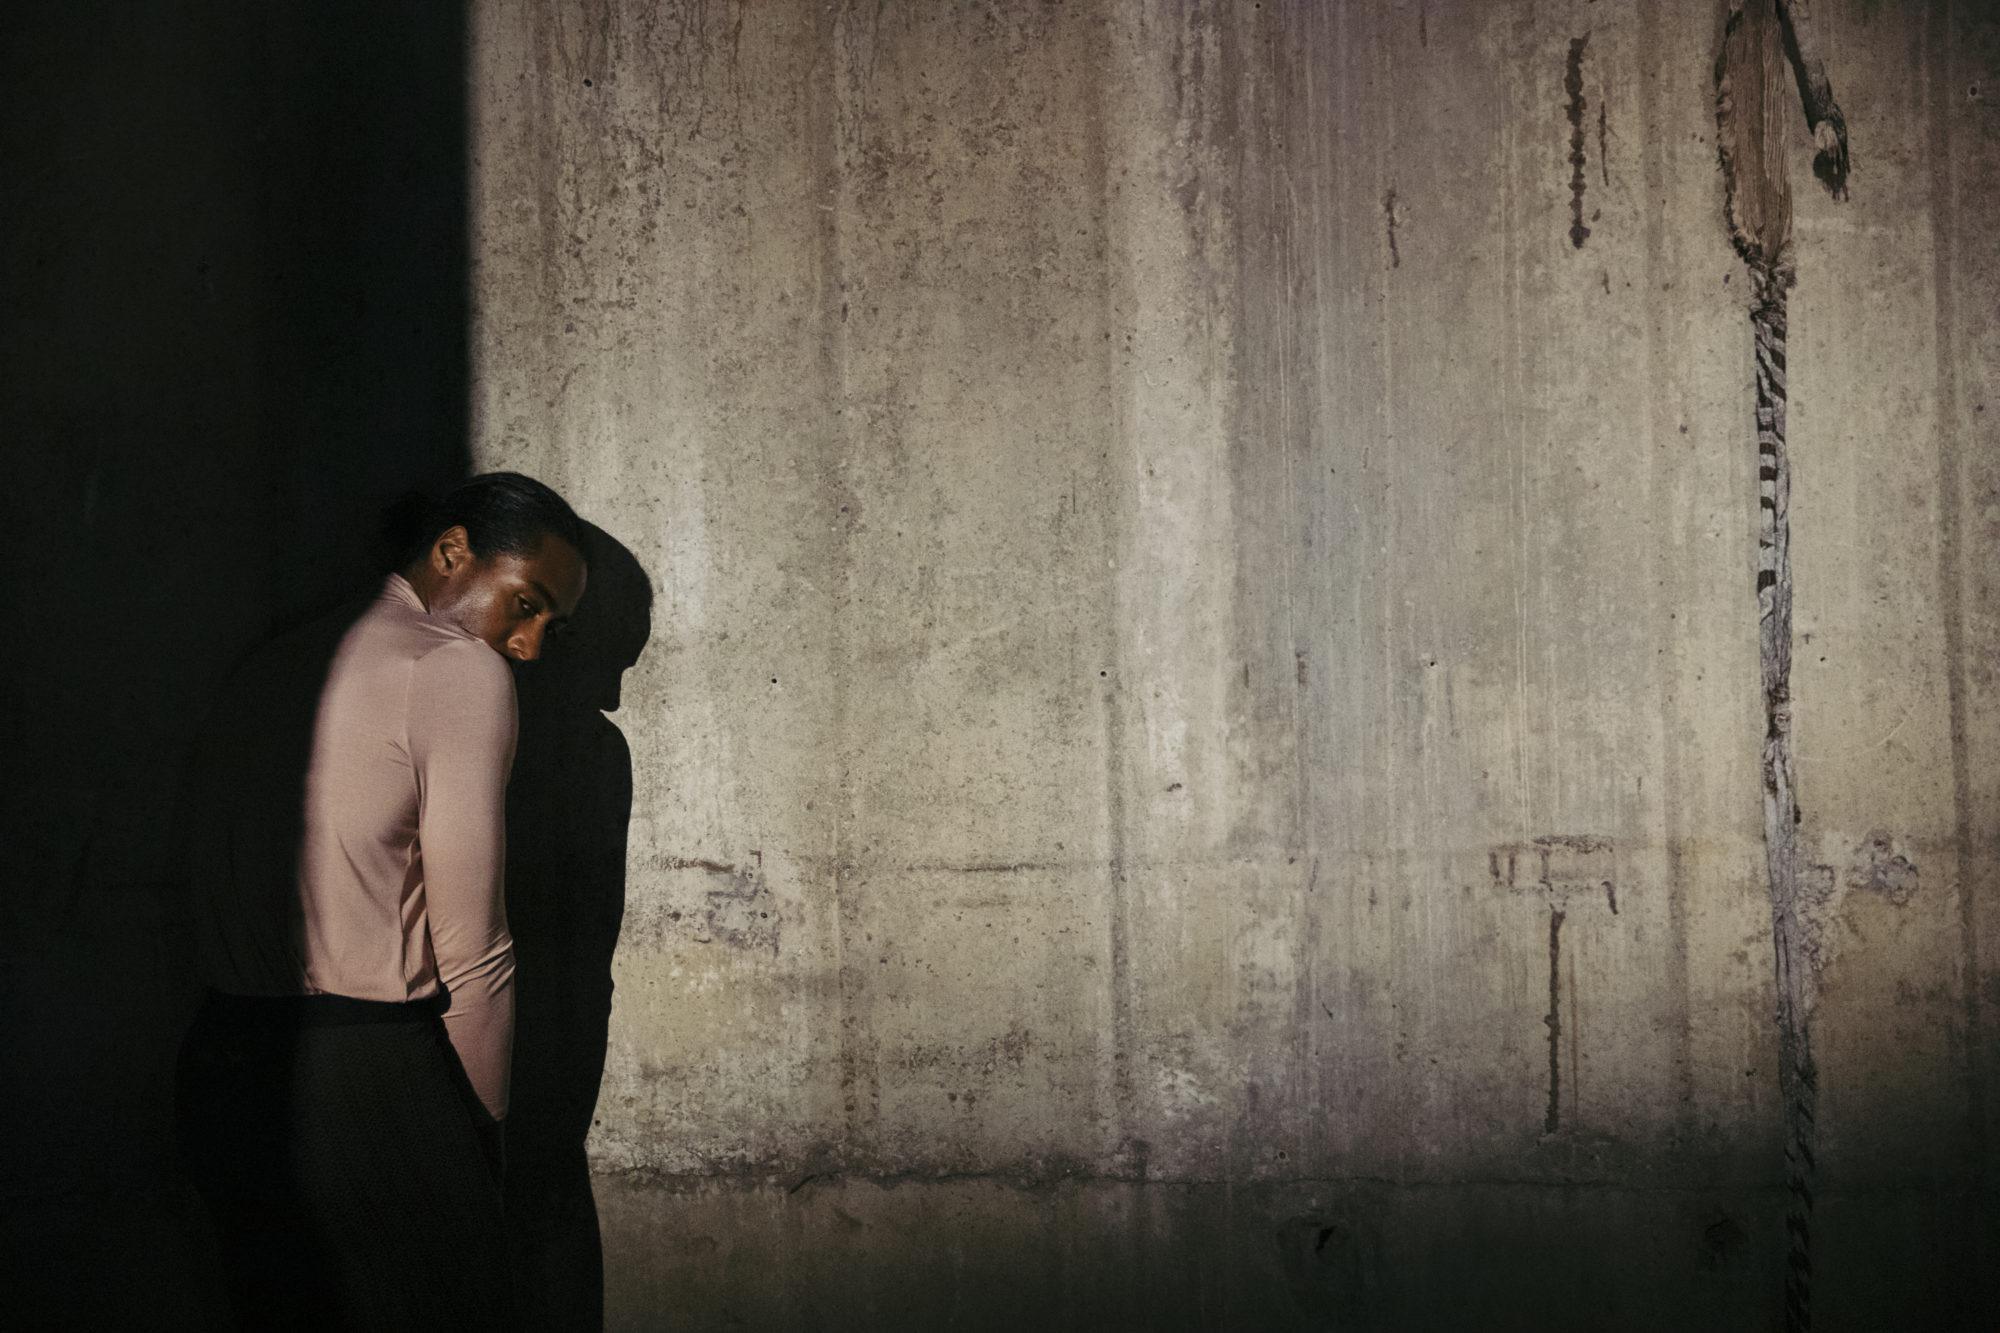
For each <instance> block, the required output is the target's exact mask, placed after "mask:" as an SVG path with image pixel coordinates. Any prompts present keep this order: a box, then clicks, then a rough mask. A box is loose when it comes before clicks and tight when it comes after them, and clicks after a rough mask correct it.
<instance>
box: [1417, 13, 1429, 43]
mask: <svg viewBox="0 0 2000 1333" xmlns="http://www.w3.org/2000/svg"><path fill="white" fill-rule="evenodd" d="M1430 44H1431V16H1430V15H1429V14H1427V13H1425V12H1424V11H1423V10H1422V9H1419V10H1418V11H1417V45H1419V46H1421V47H1423V48H1424V49H1425V50H1429V49H1430Z"/></svg>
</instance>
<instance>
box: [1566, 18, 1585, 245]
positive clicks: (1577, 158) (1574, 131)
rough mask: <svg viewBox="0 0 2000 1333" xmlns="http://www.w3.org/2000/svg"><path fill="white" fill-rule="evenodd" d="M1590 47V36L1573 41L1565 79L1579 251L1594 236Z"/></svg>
mask: <svg viewBox="0 0 2000 1333" xmlns="http://www.w3.org/2000/svg"><path fill="white" fill-rule="evenodd" d="M1589 45H1590V34H1589V33H1585V34H1584V35H1583V36H1581V37H1577V38H1573V39H1572V40H1571V41H1570V44H1569V72H1568V73H1567V74H1565V75H1564V76H1563V91H1564V92H1565V93H1567V94H1569V167H1570V177H1569V216H1570V224H1569V243H1570V244H1571V245H1573V246H1575V247H1576V248H1577V249H1579V250H1581V249H1583V243H1584V241H1585V240H1587V239H1588V238H1589V236H1590V228H1589V227H1587V226H1585V225H1584V222H1583V191H1584V178H1583V166H1584V156H1583V52H1584V48H1586V47H1588V46H1589Z"/></svg>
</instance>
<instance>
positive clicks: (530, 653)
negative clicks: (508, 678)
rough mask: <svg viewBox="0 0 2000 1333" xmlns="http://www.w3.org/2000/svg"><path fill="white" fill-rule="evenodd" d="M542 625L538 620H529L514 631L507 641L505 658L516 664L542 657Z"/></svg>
mask: <svg viewBox="0 0 2000 1333" xmlns="http://www.w3.org/2000/svg"><path fill="white" fill-rule="evenodd" d="M543 632H544V630H543V625H542V622H541V621H539V620H531V621H529V622H528V623H527V624H525V625H523V626H521V628H519V629H517V630H515V631H514V633H513V635H512V636H511V637H509V638H508V640H507V656H509V657H511V658H513V659H514V660H515V661H516V662H532V661H534V660H535V659H536V658H538V657H540V656H541V655H542V635H543Z"/></svg>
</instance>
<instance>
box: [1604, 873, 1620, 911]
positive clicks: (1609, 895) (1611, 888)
mask: <svg viewBox="0 0 2000 1333" xmlns="http://www.w3.org/2000/svg"><path fill="white" fill-rule="evenodd" d="M1604 901H1605V902H1607V903H1610V904H1611V915H1613V916H1617V915H1618V886H1617V885H1616V884H1613V883H1612V882H1611V881H1610V880H1608V879H1607V880H1605V881H1604Z"/></svg>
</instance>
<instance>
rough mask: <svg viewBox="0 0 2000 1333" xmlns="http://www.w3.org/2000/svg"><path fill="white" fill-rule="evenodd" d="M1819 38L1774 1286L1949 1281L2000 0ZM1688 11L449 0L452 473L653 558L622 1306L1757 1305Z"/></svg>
mask: <svg viewBox="0 0 2000 1333" xmlns="http://www.w3.org/2000/svg"><path fill="white" fill-rule="evenodd" d="M1815 14H1816V16H1817V18H1818V20H1819V23H1820V27H1821V29H1822V30H1823V31H1822V36H1823V41H1824V48H1825V49H1824V54H1825V56H1826V59H1827V62H1828V68H1829V71H1830V73H1831V75H1832V78H1833V81H1834V84H1835V87H1836V89H1837V90H1838V92H1839V95H1840V98H1841V102H1842V105H1843V107H1844V108H1845V110H1846V114H1847V117H1848V122H1849V126H1850V131H1851V134H1852V138H1853V143H1854V152H1855V163H1856V169H1855V175H1854V178H1853V181H1852V192H1853V193H1852V198H1851V200H1850V201H1848V202H1846V203H1842V204H1835V203H1834V202H1832V201H1831V200H1830V199H1828V198H1827V197H1826V195H1825V193H1824V192H1823V191H1819V190H1818V187H1817V186H1816V185H1814V184H1812V182H1811V179H1810V176H1809V172H1808V164H1809V162H1810V159H1811V152H1812V147H1811V141H1810V139H1809V137H1808V136H1807V135H1806V133H1805V130H1804V127H1803V122H1802V120H1801V121H1800V122H1799V123H1798V124H1796V125H1794V126H1792V128H1793V129H1794V130H1796V136H1795V141H1794V142H1793V143H1792V146H1791V148H1790V149H1789V152H1790V154H1791V160H1792V163H1793V167H1792V171H1793V180H1794V210H1795V228H1796V235H1797V237H1798V244H1797V269H1798V274H1799V281H1798V287H1797V290H1796V291H1795V293H1794V295H1793V298H1792V305H1791V331H1792V339H1791V358H1790V376H1791V381H1790V390H1791V400H1790V401H1791V410H1792V418H1791V451H1792V457H1793V467H1794V491H1793V507H1792V521H1793V547H1792V556H1793V568H1794V572H1795V575H1796V580H1797V602H1796V607H1797V611H1796V614H1797V627H1798V635H1797V646H1796V658H1797V666H1796V669H1795V673H1794V687H1795V694H1796V699H1797V705H1796V715H1797V730H1796V735H1797V753H1798V766H1799V785H1800V793H1801V800H1802V806H1803V823H1802V824H1801V827H1800V833H1801V838H1800V846H1801V848H1802V849H1804V852H1805V855H1806V856H1807V858H1808V859H1809V860H1810V861H1811V862H1812V864H1813V865H1815V866H1816V867H1823V869H1819V870H1816V871H1815V872H1814V873H1815V876H1816V878H1815V881H1814V882H1815V883H1816V884H1817V885H1819V886H1820V887H1821V888H1823V890H1824V901H1823V903H1822V905H1821V907H1820V909H1819V910H1818V914H1817V917H1816V920H1817V921H1818V923H1819V927H1820V935H1819V939H1818V953H1817V960H1818V968H1819V972H1818V989H1819V996H1820V999H1819V1007H1818V1010H1817V1012H1816V1014H1815V1017H1814V1034H1815V1042H1816V1047H1815V1049H1816V1052H1817V1055H1818V1058H1819V1062H1820V1078H1821V1092H1820V1101H1819V1108H1820V1126H1819V1129H1820V1139H1819V1143H1820V1148H1821V1161H1820V1173H1819V1176H1818V1181H1817V1184H1818V1186H1819V1192H1820V1196H1821V1206H1820V1208H1819V1211H1818V1225H1817V1229H1816V1232H1815V1246H1816V1254H1817V1256H1818V1261H1819V1262H1818V1278H1817V1281H1816V1284H1815V1302H1814V1303H1815V1313H1816V1318H1817V1319H1818V1321H1819V1322H1820V1324H1821V1326H1822V1327H1880V1326H1886V1325H1889V1324H1896V1325H1902V1326H1918V1325H1922V1324H1925V1323H1931V1324H1935V1325H1937V1326H1950V1325H1951V1324H1952V1323H1954V1322H1957V1321H1962V1320H1964V1319H1966V1318H1967V1317H1968V1316H1970V1317H1973V1318H1975V1319H1976V1318H1978V1317H1979V1311H1980V1310H1981V1307H1982V1302H1984V1301H1986V1300H1988V1299H1990V1294H1991V1293H1990V1290H1989V1288H1988V1287H1987V1286H1986V1285H1985V1284H1984V1280H1978V1279H1975V1278H1974V1276H1973V1275H1974V1274H1977V1273H1979V1272H1981V1271H1982V1270H1983V1269H1984V1268H1987V1267H1990V1265H1989V1264H1982V1263H1981V1262H1980V1260H1981V1259H1982V1258H1987V1259H1990V1256H1991V1254H1992V1252H1993V1248H1994V1240H1995V1233H1994V1229H1993V1228H1994V1222H1993V1213H1992V1211H1991V1208H1990V1204H1989V1200H1990V1195H1989V1194H1988V1193H1987V1190H1988V1186H1989V1178H1990V1172H1991V1170H1992V1168H1993V1166H1994V1160H1993V1153H1994V1144H1995V1137H1994V1134H1995V1129H1996V1126H1995V1123H1994V1120H1995V1113H1994V1099H1995V1096H1996V1095H2000V1090H1996V1089H1993V1087H1992V1079H1993V1075H1994V1062H1993V1054H1994V1041H1995V1036H1994V1034H1995V1033H1996V1032H2000V1026H1996V1025H2000V1013H1996V1012H1995V1009H1996V1005H2000V973H1996V970H1995V968H1994V966H1993V964H1992V963H1991V962H1990V961H1989V960H1990V957H1991V953H1992V948H1993V944H1992V942H1993V941H1994V940H1996V939H2000V934H1996V931H2000V916H1996V913H2000V882H1996V878H2000V762H1997V761H2000V700H1996V697H1995V690H1996V685H1995V680H1994V676H1993V674H1992V668H1991V663H1992V662H1993V660H1994V653H1995V650H1996V649H2000V624H1996V620H1995V614H1996V613H1995V607H1996V605H2000V602H1996V598H1995V593H1996V592H2000V589H1996V587H1995V586H1994V585H1995V577H1996V569H1995V565H1994V562H1993V560H1992V555H1991V552H1992V550H1993V541H1994V538H1995V536H1996V535H2000V533H1996V528H2000V510H1996V508H1995V495H1996V494H2000V463H1996V458H2000V453H1996V450H1995V448H1994V445H1995V443H1996V441H1995V430H1996V426H1995V415H1996V414H2000V386H1996V385H1995V383H1994V377H1995V374H1996V370H1995V367H1996V366H2000V357H1996V355H1995V354H1996V352H2000V334H1996V331H1995V327H1994V324H1993V321H1992V319H1991V312H1992V311H1993V310H1994V309H1995V308H1996V304H2000V260H1996V256H1995V254H1994V249H1993V244H1994V235H1995V233H1994V231H1993V229H1992V227H1991V224H1990V218H1991V216H1992V213H1993V210H1994V208H1995V206H1996V204H2000V112H1996V111H1995V110H1994V105H1995V96H1994V95H1995V94H1996V93H2000V31H1996V27H1995V24H1994V21H1993V17H1992V15H1991V13H1990V11H1987V10H1984V9H1982V8H1980V7H1978V6H1973V5H1958V4H1951V3H1941V4H1935V5H1931V6H1929V7H1920V6H1916V5H1876V4H1868V3H1854V4H1823V5H1821V6H1819V7H1817V8H1816V9H1815ZM1721 20H1722V6H1721V5H1720V4H1717V3H1709V2H1708V0H1660V2H1658V3H1634V4H1592V3H1587V2H1586V0H1571V2H1570V3H1556V4H1542V5H1530V4H1527V3H1505V4H1481V5H1473V4H1462V5H1454V4H1444V3H1428V4H1426V3H1406V4H1390V3H1379V4H1348V5H1340V4H1282V3H1270V4H1263V5H1253V4H1227V5H1221V6H1215V7H1197V6H1193V5H1177V4H1141V3H1130V4H1125V3H1111V2H1110V0H1105V2H1104V3H1098V4H1073V5H1030V4H1025V3H1020V4H1013V3H1006V4H992V5H980V6H975V5H956V4H940V5H889V6H874V5H851V4H830V5H828V4H821V5H810V4H803V3H800V4H770V5H762V4H760V5H725V4H697V3H684V4H619V3H596V4H580V5H576V6H535V5H525V4H502V3H493V4H488V5H483V6H480V7H478V8H477V9H476V11H475V13H474V17H473V24H472V27H473V46H472V56H471V63H472V69H473V78H472V90H471V116H472V122H473V139H474V148H473V173H474V174H473V182H472V208H473V235H472V252H473V257H474V265H475V268H474V276H473V289H472V290H473V299H474V305H475V320H474V334H473V361H474V384H473V405H472V410H473V423H474V424H473V432H472V450H473V454H474V458H475V461H476V462H477V463H478V464H480V465H482V466H488V467H498V466H509V467H519V468H522V469H524V470H528V471H531V472H534V473H536V474H537V475H540V476H542V477H543V478H545V479H546V480H548V481H550V482H551V483H553V484H555V485H557V486H559V487H561V488H563V489H564V490H565V491H566V492H567V493H568V494H570V495H571V496H572V498H573V499H575V500H576V502H577V503H578V505H579V507H580V508H582V509H583V510H584V511H585V512H586V513H587V514H588V515H589V516H590V517H591V518H593V519H594V520H595V521H597V522H598V523H600V524H602V525H603V526H604V527H605V528H606V529H607V530H609V531H610V532H611V533H612V534H614V535H615V536H616V537H618V538H619V539H620V540H621V541H622V542H624V543H625V544H626V545H627V546H628V547H629V548H630V549H631V550H632V551H633V552H634V553H635V554H636V555H637V556H638V558H639V560H640V562H641V563H642V564H643V565H644V566H645V568H646V569H647V570H648V571H649V573H650V575H651V577H652V579H653V581H654V583H655V584H656V586H657V587H658V588H659V590H660V602H659V604H658V606H657V607H656V612H655V617H654V630H653V637H652V640H651V642H650V644H649V646H648V648H647V649H646V652H645V654H644V655H643V656H642V658H641V659H640V661H639V663H638V665H637V667H636V668H635V669H634V670H633V671H631V672H630V673H628V675H627V678H626V682H625V694H624V700H623V707H622V708H621V709H620V710H619V711H618V712H617V713H616V714H615V720H616V721H617V723H618V725H619V726H620V727H621V728H622V730H623V731H624V733H625V736H626V738H627V739H628V741H629V743H630V746H631V750H632V755H633V760H632V763H633V773H634V791H635V797H634V806H633V821H632V829H631V839H630V845H629V853H628V861H627V865H628V885H627V910H626V917H625V924H624V929H623V936H622V940H621V943H620V947H619V953H618V956H617V961H616V963H615V966H614V980H615V983H616V987H617V1000H616V1005H615V1008H614V1011H613V1015H612V1021H611V1035H610V1045H609V1050H608V1053H607V1068H606V1074H605V1079H604V1084H603V1090H602V1095H601V1097H600V1100H599V1104H598V1112H597V1118H596V1122H595V1128H594V1130H593V1132H592V1137H591V1141H590V1148H591V1154H592V1161H593V1163H594V1166H595V1168H596V1170H597V1172H598V1183H599V1196H600V1209H601V1214H602V1220H603V1225H604V1230H605V1250H606V1274H607V1276H606V1282H607V1301H608V1310H609V1314H610V1317H611V1321H612V1323H613V1324H614V1325H615V1326H618V1327H634V1328H637V1327H656V1326H657V1327H666V1326H672V1325H674V1324H675V1323H676V1322H677V1321H679V1322H683V1323H685V1324H687V1325H689V1326H701V1327H706V1326H722V1325H723V1324H725V1323H728V1322H729V1321H730V1320H732V1319H733V1320H740V1321H741V1322H742V1323H743V1324H744V1325H746V1326H756V1327H773V1328H776V1327H816V1326H824V1327H857V1328H858V1327H888V1326H911V1327H1018V1326H1024V1325H1025V1326H1065V1325H1066V1326H1074V1327H1116V1326H1128V1327H1173V1326H1189V1327H1225V1326H1227V1327H1285V1326H1288V1325H1290V1326H1301V1327H1313V1326H1329V1325H1330V1324H1331V1323H1333V1322H1336V1321H1337V1322H1340V1323H1341V1325H1342V1326H1348V1325H1350V1324H1358V1325H1359V1326H1367V1325H1369V1324H1371V1323H1376V1324H1380V1325H1382V1326H1389V1327H1422V1326H1429V1325H1437V1326H1449V1325H1451V1324H1453V1322H1454V1321H1458V1323H1459V1324H1461V1325H1462V1324H1463V1322H1464V1321H1465V1320H1467V1319H1471V1320H1472V1321H1473V1322H1474V1323H1475V1324H1479V1325H1482V1326H1507V1325H1513V1326H1522V1327H1542V1328H1547V1327H1565V1326H1569V1327H1595V1326H1603V1325H1604V1324H1605V1322H1606V1321H1607V1320H1609V1322H1610V1323H1611V1324H1614V1325H1616V1326H1620V1327H1645V1326H1654V1327H1697V1326H1699V1327H1746V1328H1762V1327H1768V1326H1770V1325H1771V1324H1772V1321H1773V1320H1774V1319H1775V1318H1776V1317H1777V1314H1778V1310H1779V1279H1778V1274H1779V1271H1780V1268H1781V1266H1782V1262H1783V1255H1784V1245H1785V1239H1784V1235H1783V1232H1782V1228H1781V1225H1780V1221H1779V1219H1780V1217H1781V1215H1782V1212H1783V1207H1784V1199H1783V1188H1782V1181H1783V1172H1782V1164H1781V1161H1780V1156H1779V1148H1780V1118H1779V1107H1778V1104H1777V1103H1778V1094H1777V1082H1776V1067H1775V1058H1776V1035H1775V1029H1774V1026H1773V1017H1772V1015H1773V1008H1774V1000H1773V983H1772V949H1771V924H1770V922H1771V917H1770V905H1769V902H1768V900H1767V897H1766V892H1765V882H1764V857H1763V842H1762V839H1763V826H1762V814H1761V805H1760V788H1759V782H1760V776H1759V744H1760V739H1761V731H1760V729H1761V726H1762V722H1761V718H1762V713H1761V705H1760V703H1759V699H1758V688H1759V687H1758V678H1759V677H1758V670H1759V668H1758V649H1757V630H1756V624H1757V622H1756V601H1755V596H1754V587H1753V573H1754V570H1755V568H1756V556H1755V549H1754V543H1755V533H1756V514H1757V509H1756V506H1757V477H1756V468H1757V455H1756V450H1755V435H1754V428H1753V424H1752V421H1751V406H1752V392H1751V383H1752V363H1751V345H1750V328H1749V323H1748V320H1747V317H1746V313H1745V311H1746V301H1747V295H1746V291H1745V285H1746V284H1745V278H1744V273H1743V269H1742V266H1741V264H1740V263H1739V261H1737V259H1736V258H1735V257H1734V255H1733V254H1732V253H1731V251H1730V249H1729V245H1728V241H1727V237H1726V233H1725V230H1724V226H1723V221H1722V211H1721V186H1720V180H1719V176H1718V172H1717V167H1716V158H1715V148H1714V143H1713V139H1714V119H1713V83H1712V78H1713V73H1712V72H1713V61H1714V55H1715V50H1716V43H1717V40H1718V38H1719V34H1720V28H1721ZM1579 154H1580V155H1581V165H1580V166H1579V165H1578V155H1579ZM1989 408H1990V410H1989ZM1982 941H1983V942H1984V943H1982ZM802 1182H803V1183H802ZM1301 1237H1307V1238H1309V1239H1308V1240H1301V1239H1300V1238H1301ZM1607 1312H1609V1313H1607Z"/></svg>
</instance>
